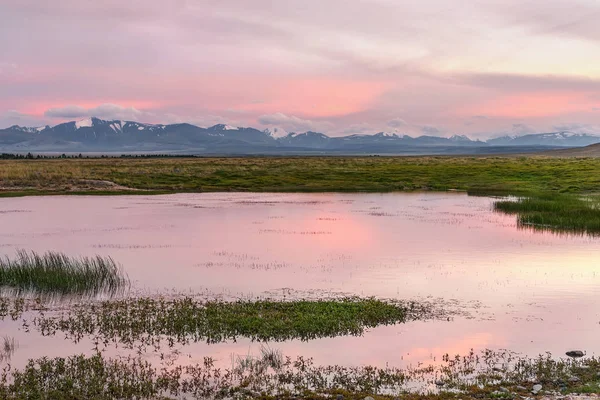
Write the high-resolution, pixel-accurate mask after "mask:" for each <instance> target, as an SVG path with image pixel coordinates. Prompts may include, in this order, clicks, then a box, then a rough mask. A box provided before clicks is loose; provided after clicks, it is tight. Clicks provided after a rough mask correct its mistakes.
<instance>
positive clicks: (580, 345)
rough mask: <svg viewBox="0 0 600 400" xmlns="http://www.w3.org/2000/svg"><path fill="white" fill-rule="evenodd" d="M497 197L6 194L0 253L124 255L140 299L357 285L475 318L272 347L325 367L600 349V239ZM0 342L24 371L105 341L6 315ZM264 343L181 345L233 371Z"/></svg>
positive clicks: (342, 289) (312, 292)
mask: <svg viewBox="0 0 600 400" xmlns="http://www.w3.org/2000/svg"><path fill="white" fill-rule="evenodd" d="M493 201H494V200H493V199H490V198H484V197H468V196H467V195H465V194H461V193H411V194H406V193H402V194H242V193H236V194H230V193H219V194H178V195H166V196H113V197H75V196H73V197H63V196H57V197H27V198H14V199H10V198H7V199H0V253H2V254H5V255H9V256H12V255H13V254H14V253H15V252H16V250H17V249H27V250H35V251H39V252H44V251H46V250H55V251H62V252H65V253H66V254H68V255H72V256H77V255H95V254H100V255H106V256H111V257H112V258H114V259H115V261H117V262H118V263H120V264H121V265H122V266H123V268H124V270H125V271H126V272H127V274H128V275H129V277H130V279H131V280H132V289H131V295H150V296H154V295H169V296H172V295H180V294H186V295H189V294H202V295H205V296H206V295H208V296H212V297H215V296H218V297H223V298H228V299H231V298H251V297H277V298H280V297H285V298H294V297H302V298H305V297H311V298H314V297H323V296H330V295H359V296H376V297H378V298H394V299H416V300H421V301H424V300H426V301H430V302H434V303H436V304H441V305H443V306H444V307H452V308H453V309H457V310H460V311H461V313H462V314H464V315H461V316H455V317H453V318H450V319H449V320H445V319H444V320H435V321H420V322H409V323H406V324H401V325H395V326H384V327H379V328H375V329H372V330H370V331H368V332H367V333H366V334H365V335H364V336H362V337H338V338H333V339H319V340H314V341H310V342H300V341H290V342H285V343H275V344H272V345H271V347H274V348H277V349H280V350H281V351H282V353H283V354H284V355H286V356H291V357H295V356H296V355H303V356H307V357H313V358H314V359H315V361H316V362H317V363H320V364H342V365H363V364H371V365H376V366H385V365H390V366H406V365H416V364H417V363H419V362H424V363H431V362H437V361H438V360H439V359H440V358H441V356H442V355H443V354H446V353H449V354H450V355H454V354H462V355H464V354H467V353H468V352H469V351H470V350H471V349H474V350H475V351H477V350H482V349H486V348H488V349H510V350H512V351H517V352H519V353H521V354H523V355H529V356H535V355H538V354H540V353H544V352H546V351H549V352H552V353H553V354H556V355H562V354H564V352H565V351H566V350H571V349H582V350H585V351H587V353H588V355H593V354H595V355H598V354H600V340H599V339H598V338H599V337H600V263H599V261H600V239H599V238H590V237H585V236H564V235H562V236H561V235H555V234H552V233H540V232H532V231H529V230H522V229H518V228H517V226H516V222H515V217H514V216H507V215H502V214H498V213H494V212H493V211H492V204H493ZM438 299H440V300H438ZM0 336H10V337H14V338H15V339H16V341H17V342H18V346H17V349H16V351H15V353H14V355H13V357H12V361H11V363H12V364H13V365H14V366H16V367H19V366H22V365H23V364H24V363H25V362H26V360H27V359H28V358H38V357H41V356H44V355H46V356H50V357H55V356H66V355H69V354H76V353H89V352H91V347H92V346H91V342H90V341H86V340H84V341H82V342H80V343H78V344H73V343H71V342H70V341H65V340H64V338H62V337H59V336H54V337H41V336H40V335H39V334H37V333H36V332H26V329H25V328H24V327H23V326H22V321H9V320H4V321H0ZM257 346H258V345H257V344H252V343H249V342H248V341H245V340H238V341H237V342H235V343H221V344H217V345H207V344H204V343H196V344H191V345H187V346H180V347H179V348H177V351H178V352H180V354H184V355H185V357H181V360H180V361H176V362H182V363H189V362H192V363H194V362H199V361H202V358H203V357H204V356H212V357H214V358H216V359H217V360H220V361H221V362H223V363H224V364H225V365H227V364H228V363H230V360H231V357H232V356H233V355H236V354H243V355H245V354H249V353H256V352H257V351H258V350H257V349H258V347H257ZM110 352H111V353H113V354H127V350H125V349H120V348H118V347H116V348H112V349H110ZM145 356H146V357H148V358H150V359H151V358H153V357H157V356H156V354H151V353H148V354H146V355H145Z"/></svg>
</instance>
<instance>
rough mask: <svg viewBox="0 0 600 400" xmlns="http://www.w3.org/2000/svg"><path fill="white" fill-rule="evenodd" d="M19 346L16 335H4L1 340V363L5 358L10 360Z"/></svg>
mask: <svg viewBox="0 0 600 400" xmlns="http://www.w3.org/2000/svg"><path fill="white" fill-rule="evenodd" d="M16 348H17V341H16V340H15V338H14V337H10V336H3V337H2V340H1V341H0V363H1V362H4V361H5V360H6V361H8V360H10V358H11V357H12V355H13V354H14V353H15V350H16Z"/></svg>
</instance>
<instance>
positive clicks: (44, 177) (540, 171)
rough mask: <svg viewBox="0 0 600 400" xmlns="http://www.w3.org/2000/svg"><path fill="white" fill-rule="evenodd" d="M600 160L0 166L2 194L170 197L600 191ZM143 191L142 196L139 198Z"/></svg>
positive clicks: (131, 161) (127, 161) (129, 161)
mask: <svg viewBox="0 0 600 400" xmlns="http://www.w3.org/2000/svg"><path fill="white" fill-rule="evenodd" d="M599 171H600V158H550V157H541V156H528V157H518V156H511V157H245V158H114V159H110V158H101V159H41V160H1V161H0V195H4V196H14V195H28V194H52V193H60V194H63V193H97V194H114V193H122V192H125V193H135V192H136V191H150V192H151V193H175V192H215V191H252V192H360V191H369V192H390V191H404V190H441V191H443V190H449V189H457V190H468V191H487V192H490V191H493V192H500V193H523V192H573V193H587V192H600V174H599V173H598V172H599ZM144 193H147V192H144Z"/></svg>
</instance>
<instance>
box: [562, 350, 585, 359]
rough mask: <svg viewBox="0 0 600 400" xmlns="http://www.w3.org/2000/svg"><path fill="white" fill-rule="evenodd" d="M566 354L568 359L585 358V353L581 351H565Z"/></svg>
mask: <svg viewBox="0 0 600 400" xmlns="http://www.w3.org/2000/svg"><path fill="white" fill-rule="evenodd" d="M566 354H567V355H568V356H569V357H573V358H579V357H583V356H585V353H584V352H583V351H581V350H571V351H567V352H566Z"/></svg>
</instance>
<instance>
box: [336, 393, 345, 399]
mask: <svg viewBox="0 0 600 400" xmlns="http://www.w3.org/2000/svg"><path fill="white" fill-rule="evenodd" d="M335 399H336V400H344V395H343V394H338V395H337V397H336V398H335Z"/></svg>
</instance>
